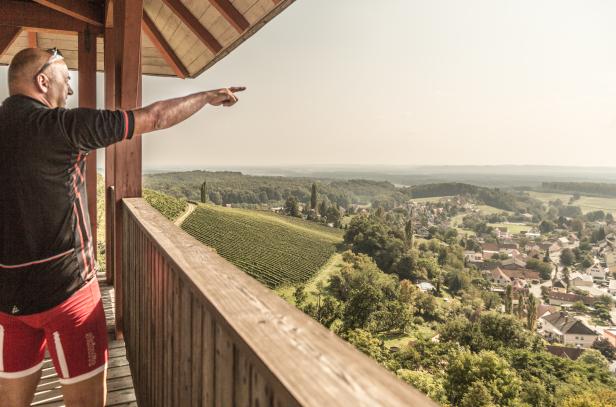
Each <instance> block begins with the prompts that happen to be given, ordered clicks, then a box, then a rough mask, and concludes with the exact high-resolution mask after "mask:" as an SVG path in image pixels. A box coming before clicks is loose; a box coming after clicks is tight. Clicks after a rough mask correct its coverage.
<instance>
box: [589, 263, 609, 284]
mask: <svg viewBox="0 0 616 407" xmlns="http://www.w3.org/2000/svg"><path fill="white" fill-rule="evenodd" d="M608 271H609V269H606V268H605V267H603V266H602V265H601V263H599V262H595V264H593V265H592V266H590V267H588V268H587V269H586V274H588V275H590V276H591V277H592V279H593V280H596V281H605V277H606V276H607V274H608Z"/></svg>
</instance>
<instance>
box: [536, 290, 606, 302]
mask: <svg viewBox="0 0 616 407" xmlns="http://www.w3.org/2000/svg"><path fill="white" fill-rule="evenodd" d="M578 301H581V302H582V303H583V304H584V305H586V306H593V305H595V302H596V301H597V300H596V298H593V297H589V296H587V295H578V294H573V293H562V292H558V291H550V293H549V294H548V302H549V303H550V305H560V306H571V305H573V304H575V303H576V302H578Z"/></svg>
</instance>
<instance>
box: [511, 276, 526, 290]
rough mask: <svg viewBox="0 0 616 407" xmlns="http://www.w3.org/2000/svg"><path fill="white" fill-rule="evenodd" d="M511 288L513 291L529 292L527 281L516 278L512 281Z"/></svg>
mask: <svg viewBox="0 0 616 407" xmlns="http://www.w3.org/2000/svg"><path fill="white" fill-rule="evenodd" d="M511 288H512V289H513V291H524V292H526V291H528V290H527V288H528V283H527V282H526V280H524V279H521V278H516V279H515V280H512V282H511Z"/></svg>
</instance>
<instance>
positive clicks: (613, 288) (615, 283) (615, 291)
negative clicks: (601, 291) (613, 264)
mask: <svg viewBox="0 0 616 407" xmlns="http://www.w3.org/2000/svg"><path fill="white" fill-rule="evenodd" d="M607 291H608V292H609V293H610V294H612V295H616V280H611V281H610V285H609V287H608V288H607Z"/></svg>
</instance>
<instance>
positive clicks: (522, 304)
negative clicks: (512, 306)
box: [515, 291, 526, 319]
mask: <svg viewBox="0 0 616 407" xmlns="http://www.w3.org/2000/svg"><path fill="white" fill-rule="evenodd" d="M525 308H526V297H524V295H523V294H522V292H521V291H520V292H518V306H517V307H516V311H515V314H516V315H517V316H518V318H520V319H522V318H524V309H525Z"/></svg>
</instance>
